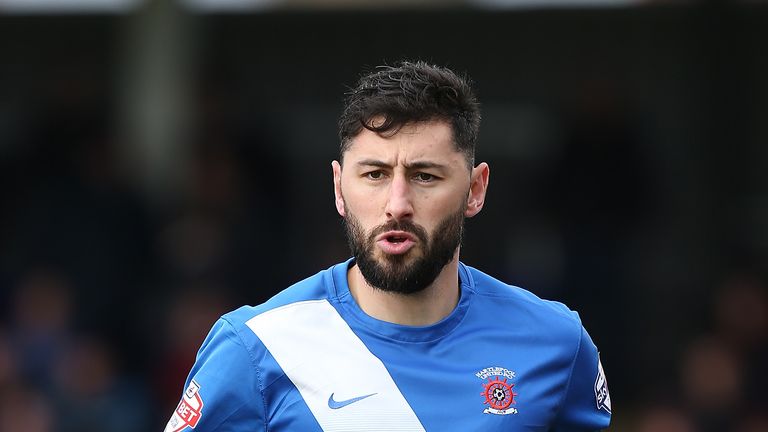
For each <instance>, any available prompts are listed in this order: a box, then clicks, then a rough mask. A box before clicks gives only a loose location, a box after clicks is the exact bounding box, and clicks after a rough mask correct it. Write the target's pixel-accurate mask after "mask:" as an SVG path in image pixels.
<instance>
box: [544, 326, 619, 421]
mask: <svg viewBox="0 0 768 432" xmlns="http://www.w3.org/2000/svg"><path fill="white" fill-rule="evenodd" d="M610 421H611V397H610V395H609V394H608V383H607V381H606V379H605V373H604V372H603V366H602V364H601V363H600V356H599V355H598V352H597V347H595V344H594V343H593V342H592V339H591V338H590V337H589V334H587V331H586V330H584V328H583V327H582V329H581V340H580V342H579V349H578V351H577V353H576V358H575V359H574V362H573V369H572V370H571V378H570V382H569V385H568V389H567V391H566V394H565V397H564V398H563V403H562V405H561V407H560V410H559V412H558V416H557V418H556V422H555V424H554V425H553V427H552V429H551V430H552V431H554V432H565V431H569V432H575V431H598V430H602V429H605V428H607V427H608V425H609V424H610Z"/></svg>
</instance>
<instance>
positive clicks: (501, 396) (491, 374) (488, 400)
mask: <svg viewBox="0 0 768 432" xmlns="http://www.w3.org/2000/svg"><path fill="white" fill-rule="evenodd" d="M475 376H476V377H478V378H480V379H481V380H483V391H482V392H481V393H480V395H481V396H483V398H484V400H483V404H485V405H488V407H487V408H485V410H483V413H485V414H495V415H509V414H517V408H515V407H513V406H512V405H514V404H515V403H516V401H515V396H517V393H515V392H514V391H513V390H512V388H513V387H514V386H515V384H513V383H512V382H511V381H510V380H514V379H515V372H514V371H511V370H509V369H504V368H502V367H489V368H485V369H483V370H481V371H479V372H477V373H476V374H475Z"/></svg>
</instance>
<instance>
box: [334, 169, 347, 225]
mask: <svg viewBox="0 0 768 432" xmlns="http://www.w3.org/2000/svg"><path fill="white" fill-rule="evenodd" d="M331 168H333V195H334V197H335V199H334V202H335V204H336V211H337V212H339V215H341V217H345V216H346V212H345V211H344V197H343V196H341V164H339V162H338V161H333V162H331Z"/></svg>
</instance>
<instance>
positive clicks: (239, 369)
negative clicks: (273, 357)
mask: <svg viewBox="0 0 768 432" xmlns="http://www.w3.org/2000/svg"><path fill="white" fill-rule="evenodd" d="M264 418H265V417H264V399H263V397H262V393H261V390H260V386H259V377H258V370H257V369H256V367H255V365H254V363H253V361H252V359H251V356H250V354H249V352H248V350H247V349H246V347H245V345H244V344H243V342H242V339H240V337H239V335H238V334H237V332H236V331H235V329H234V328H233V327H232V325H231V324H230V323H229V322H228V321H226V320H225V319H224V318H222V319H220V320H219V321H217V322H216V324H214V326H213V328H212V329H211V332H210V333H209V334H208V337H206V339H205V341H204V342H203V345H202V347H201V348H200V350H199V351H198V353H197V358H196V360H195V364H194V366H192V371H191V372H190V373H189V377H188V378H187V381H186V384H185V386H184V392H183V394H182V396H181V401H180V402H179V405H178V406H177V407H176V410H175V411H174V412H173V414H172V415H171V419H170V420H169V421H168V424H167V426H166V427H165V432H192V431H193V430H194V432H208V431H217V432H240V431H249V432H251V431H259V430H266V427H265V425H264Z"/></svg>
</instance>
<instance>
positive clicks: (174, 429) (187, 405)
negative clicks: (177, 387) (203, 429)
mask: <svg viewBox="0 0 768 432" xmlns="http://www.w3.org/2000/svg"><path fill="white" fill-rule="evenodd" d="M199 391H200V385H199V384H198V383H197V381H195V380H194V379H193V380H192V381H191V382H190V383H189V387H187V390H186V391H185V392H184V396H183V397H182V398H181V401H179V406H177V407H176V411H174V412H173V415H171V419H170V420H168V424H167V425H166V426H165V431H164V432H180V431H182V430H184V429H186V428H187V427H189V428H192V429H194V428H195V426H197V422H198V421H200V417H201V416H202V411H203V399H202V398H201V397H200V393H199Z"/></svg>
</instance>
